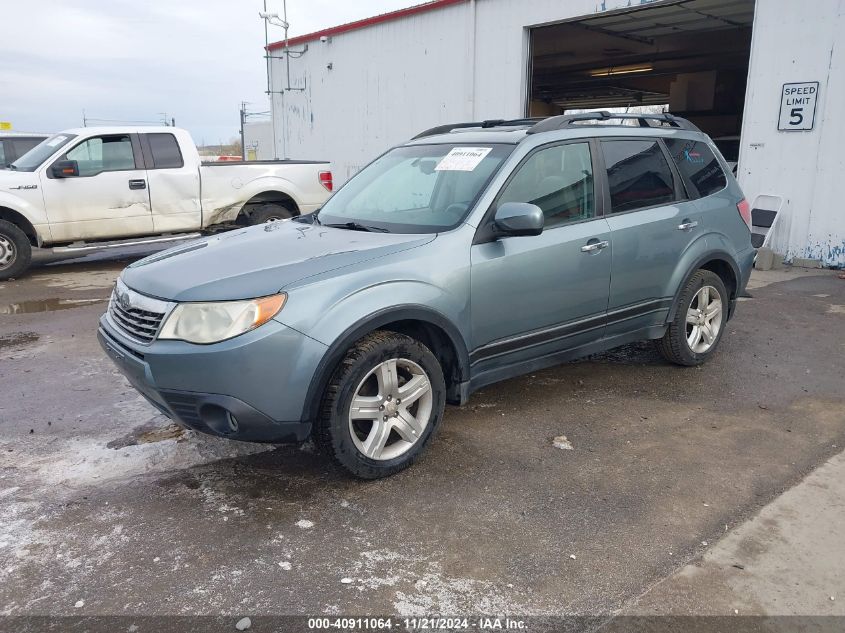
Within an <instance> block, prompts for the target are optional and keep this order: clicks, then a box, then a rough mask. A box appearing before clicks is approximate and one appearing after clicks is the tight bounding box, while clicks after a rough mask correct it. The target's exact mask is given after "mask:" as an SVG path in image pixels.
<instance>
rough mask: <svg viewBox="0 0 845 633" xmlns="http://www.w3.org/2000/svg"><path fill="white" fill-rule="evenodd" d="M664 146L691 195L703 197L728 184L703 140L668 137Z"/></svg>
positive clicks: (720, 167)
mask: <svg viewBox="0 0 845 633" xmlns="http://www.w3.org/2000/svg"><path fill="white" fill-rule="evenodd" d="M666 147H667V148H668V149H669V153H670V154H671V155H672V159H673V160H674V161H675V164H676V165H677V166H678V171H679V172H680V173H681V177H682V178H683V179H684V184H685V185H686V187H687V191H688V192H689V194H690V196H691V197H693V198H703V197H705V196H709V195H712V194H714V193H717V192H719V191H721V190H722V189H724V188H725V187H727V186H728V179H727V176H725V172H724V171H723V170H722V166H721V164H719V160H718V159H717V158H716V155H715V154H714V153H713V150H711V149H710V146H709V145H708V144H707V143H705V142H704V141H696V140H692V139H686V138H670V139H666Z"/></svg>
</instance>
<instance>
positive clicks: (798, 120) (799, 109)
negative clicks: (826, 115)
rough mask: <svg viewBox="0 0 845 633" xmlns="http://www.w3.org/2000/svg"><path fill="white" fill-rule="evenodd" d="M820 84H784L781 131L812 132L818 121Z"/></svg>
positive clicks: (816, 82) (812, 82)
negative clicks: (817, 103) (817, 108)
mask: <svg viewBox="0 0 845 633" xmlns="http://www.w3.org/2000/svg"><path fill="white" fill-rule="evenodd" d="M818 97H819V82H818V81H808V82H805V83H796V84H783V90H782V92H781V95H780V119H779V120H778V129H779V130H786V131H792V130H799V131H800V130H812V129H813V124H814V123H815V120H816V102H817V101H818Z"/></svg>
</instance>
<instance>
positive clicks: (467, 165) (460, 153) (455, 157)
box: [434, 147, 493, 171]
mask: <svg viewBox="0 0 845 633" xmlns="http://www.w3.org/2000/svg"><path fill="white" fill-rule="evenodd" d="M491 151H493V148H492V147H454V148H452V151H451V152H449V153H448V154H446V155H445V156H444V157H443V160H441V161H440V162H439V163H437V167H435V168H434V171H472V170H474V169H475V168H476V167H478V164H479V163H480V162H481V161H482V160H484V157H485V156H487V154H489V153H490V152H491Z"/></svg>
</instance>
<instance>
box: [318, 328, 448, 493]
mask: <svg viewBox="0 0 845 633" xmlns="http://www.w3.org/2000/svg"><path fill="white" fill-rule="evenodd" d="M445 391H446V387H445V382H444V380H443V370H442V369H441V367H440V363H439V362H438V361H437V358H436V357H435V356H434V354H432V353H431V351H430V350H429V349H428V348H427V347H426V346H425V345H423V344H422V343H420V342H419V341H416V340H414V339H412V338H410V337H408V336H405V335H403V334H397V333H395V332H388V331H377V332H373V333H372V334H369V335H367V336H366V337H364V338H362V339H361V340H359V341H358V342H357V343H355V345H353V346H352V347H351V348H350V349H349V351H348V352H347V353H346V356H345V357H344V358H343V360H342V361H341V363H340V365H339V366H338V367H337V369H336V370H335V372H334V374H333V376H332V379H331V381H330V382H329V385H328V387H327V388H326V391H325V393H324V395H323V403H322V407H321V410H320V418H319V420H318V421H317V426H316V429H315V432H314V436H315V441H316V443H317V445H318V446H319V447H320V449H321V450H322V451H323V452H324V453H326V454H327V455H329V456H330V457H332V458H333V459H334V460H335V461H336V462H337V463H338V464H340V465H341V466H343V467H344V468H345V469H346V470H348V471H349V472H350V473H352V474H353V475H355V476H356V477H360V478H362V479H378V478H380V477H387V476H389V475H392V474H394V473H397V472H399V471H400V470H402V469H404V468H407V467H408V466H410V465H411V464H412V463H413V462H414V461H415V460H416V459H417V457H418V456H419V455H420V453H421V452H422V451H423V449H424V448H425V446H426V445H427V444H428V442H429V440H430V439H431V437H432V434H433V433H434V431H435V429H436V428H437V426H438V424H439V423H440V420H441V419H442V418H443V410H444V408H445V405H446V398H445Z"/></svg>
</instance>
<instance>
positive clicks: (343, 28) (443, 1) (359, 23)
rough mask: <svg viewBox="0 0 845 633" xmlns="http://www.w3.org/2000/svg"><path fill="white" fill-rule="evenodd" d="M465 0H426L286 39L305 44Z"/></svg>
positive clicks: (280, 45) (273, 47) (275, 44)
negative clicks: (427, 0)
mask: <svg viewBox="0 0 845 633" xmlns="http://www.w3.org/2000/svg"><path fill="white" fill-rule="evenodd" d="M466 1H467V0H433V2H426V3H425V4H418V5H415V6H413V7H408V8H407V9H399V10H398V11H391V12H390V13H382V14H381V15H376V16H373V17H371V18H364V19H363V20H356V21H355V22H348V23H347V24H341V25H340V26H333V27H330V28H328V29H323V30H322V31H314V32H313V33H308V34H306V35H297V36H296V37H291V38H289V39H288V46H296V45H298V44H305V43H306V42H313V41H314V40H318V39H320V38H321V37H331V36H332V35H340V34H341V33H348V32H349V31H357V30H358V29H363V28H366V27H368V26H373V25H374V24H383V23H384V22H392V21H393V20H399V19H400V18H406V17H408V16H410V15H416V14H417V13H425V12H427V11H434V10H435V9H442V8H443V7H448V6H451V5H453V4H462V3H464V2H466ZM284 47H285V42H284V40H282V41H281V42H273V43H272V44H270V45H269V46H267V50H268V51H274V50H278V49H280V48H284Z"/></svg>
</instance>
